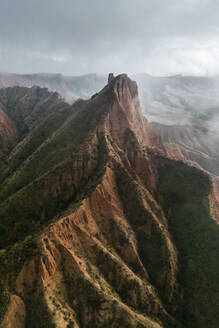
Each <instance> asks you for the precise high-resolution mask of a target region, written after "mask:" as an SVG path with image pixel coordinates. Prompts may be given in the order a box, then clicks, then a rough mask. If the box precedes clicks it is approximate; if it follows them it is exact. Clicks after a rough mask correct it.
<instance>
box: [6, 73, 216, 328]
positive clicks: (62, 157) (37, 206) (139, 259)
mask: <svg viewBox="0 0 219 328" xmlns="http://www.w3.org/2000/svg"><path fill="white" fill-rule="evenodd" d="M62 106H63V103H62V104H61V106H60V108H58V109H57V110H54V112H52V113H51V114H49V115H48V116H47V117H46V118H45V121H44V122H40V124H36V126H35V127H34V128H33V129H31V130H30V131H29V132H28V133H27V135H24V136H23V139H22V140H21V141H20V142H19V143H18V144H17V146H16V147H15V149H14V150H12V152H11V153H9V154H8V155H6V161H7V159H10V163H11V164H10V168H9V171H8V169H7V168H4V173H3V176H2V181H3V184H2V186H3V187H2V188H1V203H0V223H1V233H2V234H3V235H4V236H5V238H4V239H3V240H2V241H1V250H0V261H1V271H0V281H1V284H0V290H1V294H0V295H1V298H0V300H1V303H0V304H1V305H2V304H3V305H4V304H7V306H5V307H4V306H3V311H2V312H1V319H2V320H3V321H2V323H1V326H2V327H7V328H8V327H10V328H15V327H16V328H24V327H27V326H28V327H38V328H39V327H47V328H48V327H66V328H69V327H114V328H116V327H118V326H119V327H124V328H125V327H136V328H139V327H148V328H149V327H151V328H160V327H191V324H192V325H193V327H194V328H202V327H203V328H204V327H205V326H206V324H208V327H211V328H216V326H217V323H218V317H217V315H218V311H217V308H216V307H213V304H214V305H215V302H216V304H218V303H217V302H218V297H219V293H218V284H217V282H216V278H217V276H218V272H217V267H215V263H216V260H217V258H218V253H219V250H218V245H217V243H216V238H217V237H216V236H218V225H217V224H216V222H215V221H214V220H212V218H211V215H210V209H209V197H210V196H209V195H210V194H211V193H212V184H211V179H210V177H209V176H208V175H207V174H206V173H205V172H203V171H200V170H199V169H197V168H195V167H194V166H188V165H187V164H186V162H185V160H184V158H183V156H181V155H180V152H178V151H177V150H176V149H172V148H171V147H169V146H168V145H166V144H165V143H164V142H163V141H162V139H161V137H160V136H159V135H158V134H156V133H155V132H154V131H152V129H151V128H150V125H149V124H148V122H147V120H146V119H145V118H144V116H143V115H142V113H141V108H140V102H139V99H138V90H137V85H136V83H135V82H133V81H131V80H130V79H129V78H128V77H127V75H125V74H122V75H119V76H117V77H116V78H114V79H113V80H112V81H111V82H110V83H109V84H108V85H106V86H105V87H104V89H103V90H101V91H100V92H99V93H98V94H95V96H94V97H92V98H91V99H89V100H78V101H77V102H76V103H74V104H73V105H72V106H70V105H68V104H64V107H62ZM51 108H52V107H51ZM55 108H56V107H55ZM55 108H54V109H55ZM45 114H46V113H45ZM58 118H59V119H58ZM61 118H62V119H61ZM54 122H55V123H56V124H54ZM48 127H50V129H48ZM46 128H47V133H46V134H45V135H42V131H45V130H46ZM33 145H34V147H33ZM45 163H46V167H45ZM2 165H4V164H2ZM4 181H6V182H5V184H4ZM210 200H211V202H212V206H213V207H214V208H215V209H216V204H217V203H216V198H215V199H214V197H213V194H212V196H211V198H210ZM189 217H190V218H191V220H188V218H189ZM199 224H200V226H199ZM4 229H5V231H4ZM9 232H10V233H9ZM206 234H207V235H206ZM196 235H197V236H198V237H197V239H196V241H195V242H194V237H195V236H196ZM206 236H210V238H209V237H208V238H206ZM202 243H203V246H202V247H200V245H202ZM6 246H7V247H6ZM200 249H201V251H200ZM202 269H203V273H201V274H200V270H202ZM208 269H209V272H208ZM207 276H208V279H209V280H208V281H206V277H207ZM191 291H192V292H191ZM206 297H208V298H209V300H208V304H206V299H205V298H206ZM6 300H7V302H6ZM204 304H205V311H203V306H204ZM36 309H37V318H36Z"/></svg>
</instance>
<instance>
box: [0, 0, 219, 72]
mask: <svg viewBox="0 0 219 328" xmlns="http://www.w3.org/2000/svg"><path fill="white" fill-rule="evenodd" d="M218 11H219V1H218V0H214V1H212V0H182V1H175V0H168V1H165V0H157V1H154V0H148V1H145V0H135V1H127V0H111V1H107V0H102V1H99V0H93V1H90V0H81V1H76V0H63V1H60V0H47V1H43V0H28V1H26V0H7V1H5V0H3V1H1V2H0V71H9V72H19V73H31V72H43V71H44V72H62V73H64V74H70V75H76V74H85V73H91V72H97V73H105V72H107V71H114V72H121V71H125V72H128V73H134V72H143V71H144V72H148V73H151V74H155V75H168V74H177V73H183V74H195V75H202V74H211V75H214V74H219V62H218V60H217V58H218V55H219V33H218V32H219V20H218Z"/></svg>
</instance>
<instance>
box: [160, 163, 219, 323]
mask: <svg viewBox="0 0 219 328" xmlns="http://www.w3.org/2000/svg"><path fill="white" fill-rule="evenodd" d="M159 177H160V178H159V181H158V193H159V194H161V195H162V197H163V199H164V204H163V206H164V208H165V212H166V215H167V217H168V222H169V230H170V232H171V234H172V238H173V241H174V244H175V245H176V247H177V250H178V258H179V273H178V281H179V291H178V294H177V295H176V302H177V303H178V313H177V316H178V319H179V321H181V322H182V323H183V325H184V327H188V328H192V327H194V328H204V327H208V328H216V327H218V322H219V311H218V306H219V279H218V277H219V265H218V258H219V244H218V235H219V226H218V225H217V224H216V222H215V221H214V220H212V218H211V217H210V213H209V203H208V194H209V192H210V187H211V186H210V180H209V177H208V176H207V175H206V174H205V173H203V172H201V171H199V170H197V169H196V168H193V167H189V166H187V165H185V164H183V163H181V162H174V161H170V160H166V161H165V164H164V165H162V166H161V167H160V169H159Z"/></svg>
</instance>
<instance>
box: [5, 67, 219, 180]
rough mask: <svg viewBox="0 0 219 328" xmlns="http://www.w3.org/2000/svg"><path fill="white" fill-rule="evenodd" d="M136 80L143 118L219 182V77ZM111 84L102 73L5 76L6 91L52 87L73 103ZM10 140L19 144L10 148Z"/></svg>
mask: <svg viewBox="0 0 219 328" xmlns="http://www.w3.org/2000/svg"><path fill="white" fill-rule="evenodd" d="M134 79H135V80H136V81H137V83H138V86H139V93H140V99H141V103H142V110H143V113H144V115H145V116H146V117H147V119H148V120H149V121H150V122H152V128H153V129H154V130H155V131H156V132H158V133H159V134H160V135H161V136H162V137H163V138H164V140H165V141H166V142H168V143H170V144H175V145H176V146H177V147H178V149H179V150H180V151H181V152H182V153H183V155H184V156H185V157H186V158H187V159H188V160H191V161H194V162H196V163H198V165H199V166H200V167H202V168H203V169H205V170H207V171H208V172H209V173H210V174H211V175H213V176H214V177H215V179H216V180H217V181H219V177H218V170H219V157H218V152H219V132H218V131H219V98H218V94H219V77H218V76H215V77H198V76H197V77H194V76H182V75H175V76H169V77H155V76H151V75H149V74H143V73H142V74H136V75H134ZM105 83H106V76H105V75H96V74H90V75H85V76H74V77H71V76H64V75H61V74H30V75H21V74H9V73H0V88H3V87H11V86H15V85H20V86H26V87H32V86H34V85H38V86H40V87H48V88H49V89H51V90H52V91H58V92H59V93H60V94H61V95H62V96H63V97H64V98H65V99H66V100H67V101H69V102H71V103H72V102H73V101H75V100H76V99H78V98H89V97H91V96H92V95H93V94H95V93H96V92H97V91H98V90H100V89H101V88H102V87H103V86H104V84H105ZM3 120H4V119H3ZM0 124H1V122H0ZM12 128H13V127H12V126H10V127H9V129H12ZM0 133H1V132H0ZM5 137H6V136H5ZM6 138H7V137H6ZM10 141H11V142H13V140H8V141H7V143H8V144H10Z"/></svg>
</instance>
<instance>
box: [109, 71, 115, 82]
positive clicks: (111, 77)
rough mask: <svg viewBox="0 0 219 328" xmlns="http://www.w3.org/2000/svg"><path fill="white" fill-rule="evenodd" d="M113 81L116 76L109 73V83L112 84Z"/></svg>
mask: <svg viewBox="0 0 219 328" xmlns="http://www.w3.org/2000/svg"><path fill="white" fill-rule="evenodd" d="M113 80H114V74H113V73H109V76H108V83H111V82H112V81H113Z"/></svg>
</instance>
